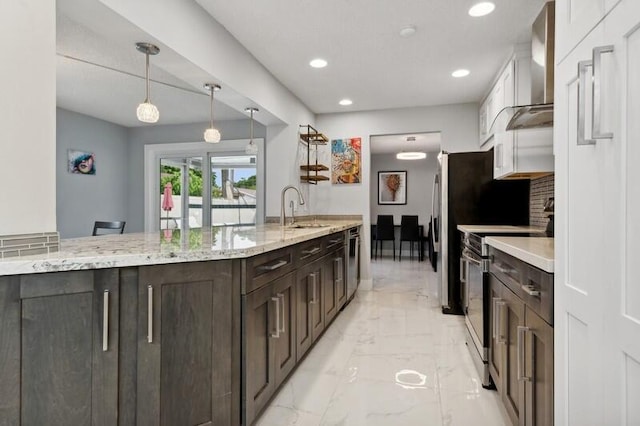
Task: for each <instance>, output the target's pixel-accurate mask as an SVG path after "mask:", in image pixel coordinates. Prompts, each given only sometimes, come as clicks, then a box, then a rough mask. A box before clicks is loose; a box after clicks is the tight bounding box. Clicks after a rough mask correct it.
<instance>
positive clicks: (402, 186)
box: [378, 171, 407, 204]
mask: <svg viewBox="0 0 640 426" xmlns="http://www.w3.org/2000/svg"><path fill="white" fill-rule="evenodd" d="M378 204H407V172H406V171H403V172H378Z"/></svg>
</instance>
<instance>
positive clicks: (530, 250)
mask: <svg viewBox="0 0 640 426" xmlns="http://www.w3.org/2000/svg"><path fill="white" fill-rule="evenodd" d="M484 241H485V242H486V243H487V244H488V245H490V246H491V247H494V248H496V249H498V250H500V251H503V252H505V253H507V254H509V255H511V256H513V257H515V258H517V259H520V260H522V261H524V262H527V263H529V264H531V265H533V266H535V267H536V268H540V269H542V270H543V271H546V272H549V273H553V272H554V246H553V238H543V237H495V236H494V237H485V239H484Z"/></svg>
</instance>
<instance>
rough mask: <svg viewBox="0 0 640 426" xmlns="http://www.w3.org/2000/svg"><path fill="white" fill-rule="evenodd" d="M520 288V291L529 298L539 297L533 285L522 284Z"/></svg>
mask: <svg viewBox="0 0 640 426" xmlns="http://www.w3.org/2000/svg"><path fill="white" fill-rule="evenodd" d="M520 288H521V289H522V291H524V292H525V293H527V294H528V295H529V296H534V297H539V296H540V291H539V290H536V288H535V287H534V286H533V284H522V285H521V286H520Z"/></svg>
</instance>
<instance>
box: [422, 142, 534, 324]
mask: <svg viewBox="0 0 640 426" xmlns="http://www.w3.org/2000/svg"><path fill="white" fill-rule="evenodd" d="M438 163H439V170H438V173H437V174H436V177H435V179H434V184H433V211H432V219H431V220H432V222H431V228H432V232H431V236H432V242H431V243H432V246H433V254H432V264H433V267H434V269H435V270H436V272H437V273H438V281H439V287H438V288H439V292H440V301H441V305H442V312H443V313H446V314H458V315H462V313H463V312H462V305H461V297H460V278H459V277H460V250H461V249H460V235H459V231H458V230H457V226H458V225H529V187H530V181H529V180H494V179H493V149H491V150H489V151H483V152H462V153H451V154H449V153H447V152H441V153H440V154H439V155H438Z"/></svg>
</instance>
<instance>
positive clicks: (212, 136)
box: [204, 127, 220, 143]
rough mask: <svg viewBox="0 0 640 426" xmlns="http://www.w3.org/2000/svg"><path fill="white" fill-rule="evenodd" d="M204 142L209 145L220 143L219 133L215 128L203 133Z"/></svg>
mask: <svg viewBox="0 0 640 426" xmlns="http://www.w3.org/2000/svg"><path fill="white" fill-rule="evenodd" d="M204 141H205V142H209V143H218V142H220V131H219V130H218V129H216V128H213V127H212V128H209V129H207V130H205V131H204Z"/></svg>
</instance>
